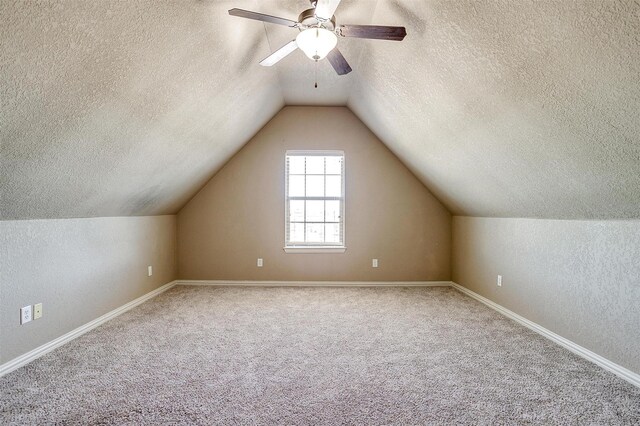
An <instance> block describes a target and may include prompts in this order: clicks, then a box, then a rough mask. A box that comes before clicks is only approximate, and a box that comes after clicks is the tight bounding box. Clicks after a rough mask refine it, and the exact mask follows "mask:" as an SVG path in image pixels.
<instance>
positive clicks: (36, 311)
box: [33, 303, 42, 320]
mask: <svg viewBox="0 0 640 426" xmlns="http://www.w3.org/2000/svg"><path fill="white" fill-rule="evenodd" d="M40 318H42V303H36V304H35V305H33V319H34V320H37V319H40Z"/></svg>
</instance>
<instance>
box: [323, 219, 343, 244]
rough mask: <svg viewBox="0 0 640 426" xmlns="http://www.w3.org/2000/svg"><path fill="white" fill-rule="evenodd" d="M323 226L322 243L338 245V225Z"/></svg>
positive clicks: (328, 224)
mask: <svg viewBox="0 0 640 426" xmlns="http://www.w3.org/2000/svg"><path fill="white" fill-rule="evenodd" d="M324 226H325V228H324V229H325V231H324V241H325V242H326V243H339V242H340V224H339V223H327V224H325V225H324Z"/></svg>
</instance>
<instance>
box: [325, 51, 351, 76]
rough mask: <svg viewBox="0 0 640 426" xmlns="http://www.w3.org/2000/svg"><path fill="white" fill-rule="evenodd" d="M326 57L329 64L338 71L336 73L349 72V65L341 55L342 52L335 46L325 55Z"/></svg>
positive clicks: (343, 73)
mask: <svg viewBox="0 0 640 426" xmlns="http://www.w3.org/2000/svg"><path fill="white" fill-rule="evenodd" d="M327 59H328V60H329V62H330V63H331V66H332V67H333V69H334V70H336V72H337V73H338V75H345V74H349V73H350V72H351V71H352V70H351V67H350V66H349V63H348V62H347V60H346V59H345V58H344V56H342V53H340V51H339V50H338V48H337V47H335V48H334V49H333V50H332V51H331V52H329V54H328V55H327Z"/></svg>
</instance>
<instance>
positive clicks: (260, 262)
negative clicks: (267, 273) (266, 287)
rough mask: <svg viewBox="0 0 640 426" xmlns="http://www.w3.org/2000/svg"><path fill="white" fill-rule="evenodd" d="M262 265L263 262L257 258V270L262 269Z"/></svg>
mask: <svg viewBox="0 0 640 426" xmlns="http://www.w3.org/2000/svg"><path fill="white" fill-rule="evenodd" d="M262 265H264V262H263V261H262V258H261V257H259V258H258V268H262Z"/></svg>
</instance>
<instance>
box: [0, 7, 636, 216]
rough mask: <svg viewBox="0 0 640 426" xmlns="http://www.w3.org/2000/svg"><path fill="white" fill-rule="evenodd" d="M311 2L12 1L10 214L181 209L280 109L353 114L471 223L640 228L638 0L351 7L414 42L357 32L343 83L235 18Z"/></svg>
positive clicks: (5, 137) (2, 120) (3, 192)
mask: <svg viewBox="0 0 640 426" xmlns="http://www.w3.org/2000/svg"><path fill="white" fill-rule="evenodd" d="M308 5H309V2H308V1H307V0H282V1H259V0H233V1H213V0H209V1H207V0H189V1H168V0H165V1H155V0H135V1H126V2H123V1H119V0H101V1H94V2H88V1H83V0H78V1H53V0H51V1H43V2H35V1H22V0H5V1H2V2H0V16H2V20H1V21H0V43H1V49H0V77H1V79H0V99H1V100H0V144H1V145H0V155H1V160H0V161H1V163H0V172H1V175H0V177H1V180H0V196H1V199H0V218H1V219H3V220H9V219H31V218H64V217H90V216H127V215H151V214H168V213H175V212H177V211H178V210H179V209H180V207H181V206H182V205H184V203H185V202H186V201H187V200H188V199H189V198H191V197H192V196H193V195H194V194H195V192H196V191H197V190H198V189H199V188H201V187H202V185H203V184H204V183H205V182H206V181H207V180H208V179H209V178H210V177H211V176H212V175H213V174H214V173H215V172H216V171H217V170H218V169H219V168H220V167H221V166H222V165H223V164H224V163H225V162H226V161H227V160H228V159H229V158H230V157H231V156H232V155H233V154H234V153H235V152H236V151H237V150H238V149H240V148H241V147H242V146H243V145H244V144H245V143H246V142H247V141H248V140H249V139H250V138H251V136H252V135H253V134H255V133H256V132H257V131H258V130H259V129H260V128H261V127H262V126H263V125H264V124H265V123H266V122H267V121H268V120H269V119H270V118H271V117H272V116H273V115H274V114H276V113H277V112H278V111H279V110H280V109H281V108H282V107H283V106H284V105H347V106H348V107H349V108H350V109H351V110H353V111H354V113H356V115H358V116H359V117H360V118H361V119H362V121H363V122H364V123H365V124H366V125H367V126H369V128H370V129H371V130H372V131H373V132H374V133H376V135H377V136H378V137H379V138H380V139H381V140H382V141H383V142H384V143H385V144H387V146H388V147H389V148H390V149H391V150H392V151H393V152H395V153H396V155H398V157H399V158H400V159H401V160H403V161H404V162H405V164H407V166H408V167H409V168H411V170H412V171H413V172H414V173H415V174H416V175H417V176H418V177H419V178H420V179H421V180H422V181H423V182H424V183H425V185H427V187H429V188H430V189H431V191H432V192H433V193H434V194H435V195H436V196H438V197H439V198H440V199H441V200H442V201H443V202H444V203H445V205H446V206H447V207H448V208H449V209H450V210H451V211H452V212H453V213H455V214H467V215H475V216H499V217H545V218H638V217H640V114H639V113H638V111H640V5H639V4H638V3H637V2H635V1H633V0H628V1H615V2H614V1H607V2H603V1H600V0H581V1H575V2H570V1H566V2H565V1H542V2H540V1H525V0H522V1H510V0H499V1H498V0H478V1H451V0H441V1H436V0H432V1H428V0H424V1H410V0H378V1H365V0H359V1H357V0H343V1H342V3H341V4H340V7H339V8H338V10H337V12H336V17H337V20H338V22H339V23H340V22H342V23H354V24H372V23H375V24H383V25H404V26H405V27H406V28H407V33H408V35H407V37H406V38H405V40H404V41H403V42H389V41H377V40H362V39H343V38H341V39H340V40H339V47H340V50H341V51H342V52H343V54H344V56H345V57H346V59H347V60H348V61H349V63H350V64H351V66H352V67H353V69H354V71H353V72H352V73H351V74H348V75H346V76H337V75H336V74H335V72H334V71H333V70H332V69H331V67H330V65H329V64H328V63H327V62H326V61H321V62H319V63H318V64H317V68H316V66H314V63H313V62H312V61H310V60H309V59H307V58H306V57H305V56H304V54H303V53H302V52H300V51H296V52H294V53H293V54H292V55H290V56H289V57H287V58H285V59H284V60H283V61H281V62H280V63H278V64H277V65H276V66H275V67H272V68H265V67H261V66H259V65H258V62H259V61H260V60H261V59H262V58H264V57H266V56H268V55H269V54H270V53H271V52H272V51H273V50H275V49H277V48H279V47H280V46H281V45H284V44H285V43H286V42H288V41H290V40H291V39H293V38H294V37H295V35H296V30H295V29H291V28H287V27H283V26H277V25H271V24H263V23H260V22H257V21H251V20H246V19H241V18H237V17H232V16H229V15H228V13H227V10H228V9H231V8H234V7H237V8H243V9H249V10H254V11H258V12H262V13H268V14H271V15H277V16H282V17H286V18H292V19H296V18H297V15H298V14H299V13H300V12H301V11H302V10H303V9H305V8H307V7H308ZM316 74H317V81H318V88H317V89H316V88H314V84H313V83H314V80H315V78H316ZM330 132H331V129H327V139H328V140H330V138H331V133H330ZM301 137H304V135H301ZM221 208H223V206H221Z"/></svg>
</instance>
